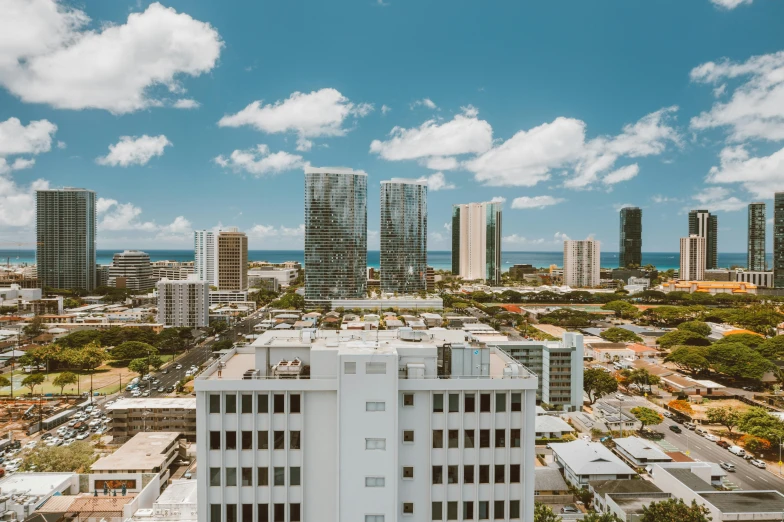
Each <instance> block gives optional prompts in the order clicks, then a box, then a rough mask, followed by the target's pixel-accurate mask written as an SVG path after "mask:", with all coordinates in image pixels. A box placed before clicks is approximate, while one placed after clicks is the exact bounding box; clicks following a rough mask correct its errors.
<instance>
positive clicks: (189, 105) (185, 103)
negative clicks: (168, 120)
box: [173, 98, 201, 109]
mask: <svg viewBox="0 0 784 522" xmlns="http://www.w3.org/2000/svg"><path fill="white" fill-rule="evenodd" d="M173 107H174V108H175V109H198V108H199V107H201V103H199V102H197V101H196V100H193V99H190V98H180V99H179V100H177V101H176V102H174V105H173Z"/></svg>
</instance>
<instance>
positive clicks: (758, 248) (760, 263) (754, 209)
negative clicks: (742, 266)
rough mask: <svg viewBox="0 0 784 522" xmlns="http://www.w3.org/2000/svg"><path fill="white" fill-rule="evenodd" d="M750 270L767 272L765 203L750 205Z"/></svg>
mask: <svg viewBox="0 0 784 522" xmlns="http://www.w3.org/2000/svg"><path fill="white" fill-rule="evenodd" d="M748 255H749V259H748V268H749V270H754V271H759V272H763V271H764V270H765V268H766V267H765V203H749V252H748Z"/></svg>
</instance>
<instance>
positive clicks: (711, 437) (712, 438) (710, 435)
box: [705, 433, 719, 442]
mask: <svg viewBox="0 0 784 522" xmlns="http://www.w3.org/2000/svg"><path fill="white" fill-rule="evenodd" d="M705 440H709V441H711V442H718V440H719V438H718V437H717V436H716V435H714V434H713V433H706V434H705Z"/></svg>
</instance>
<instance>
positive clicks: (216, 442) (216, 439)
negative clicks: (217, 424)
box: [210, 431, 221, 450]
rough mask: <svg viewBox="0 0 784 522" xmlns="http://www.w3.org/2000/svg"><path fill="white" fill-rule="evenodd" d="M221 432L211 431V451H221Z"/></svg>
mask: <svg viewBox="0 0 784 522" xmlns="http://www.w3.org/2000/svg"><path fill="white" fill-rule="evenodd" d="M220 435H221V434H220V432H219V431H211V432H210V449H211V450H219V449H221V440H220V439H221V436H220Z"/></svg>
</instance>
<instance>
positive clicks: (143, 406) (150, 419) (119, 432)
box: [106, 397, 196, 442]
mask: <svg viewBox="0 0 784 522" xmlns="http://www.w3.org/2000/svg"><path fill="white" fill-rule="evenodd" d="M106 411H107V412H108V414H109V418H110V419H112V422H111V428H112V437H113V440H114V441H115V442H124V441H126V440H128V439H130V438H131V437H133V436H135V435H137V434H138V433H146V432H155V431H176V432H178V433H181V434H182V435H183V436H184V437H185V438H186V439H187V440H188V441H190V442H195V441H196V399H194V398H190V397H188V398H178V397H146V398H143V399H142V398H139V399H132V398H126V399H125V400H122V401H117V402H114V403H112V404H109V405H108V406H106Z"/></svg>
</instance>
